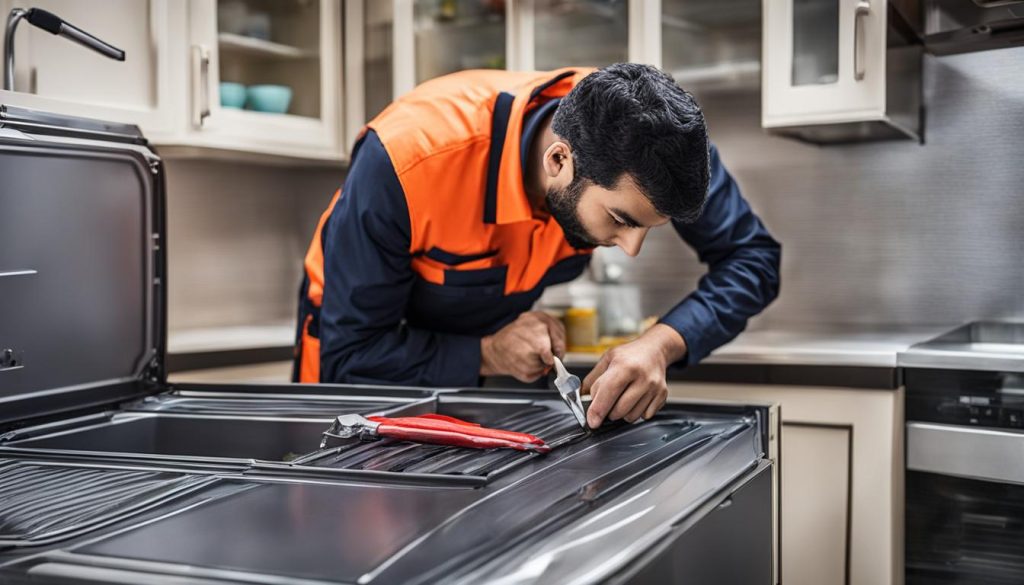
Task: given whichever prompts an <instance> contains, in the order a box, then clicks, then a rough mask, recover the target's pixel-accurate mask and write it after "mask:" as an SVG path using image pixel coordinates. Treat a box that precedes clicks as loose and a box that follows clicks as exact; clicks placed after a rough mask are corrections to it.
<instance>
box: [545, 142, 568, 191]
mask: <svg viewBox="0 0 1024 585" xmlns="http://www.w3.org/2000/svg"><path fill="white" fill-rule="evenodd" d="M544 174H545V175H547V176H548V178H549V179H554V178H557V177H559V176H564V177H568V179H567V180H566V182H567V183H568V182H569V181H571V180H572V177H573V161H572V150H570V149H569V145H568V144H566V143H565V142H562V141H561V140H557V141H555V142H553V143H552V144H551V146H549V147H548V148H547V150H545V151H544Z"/></svg>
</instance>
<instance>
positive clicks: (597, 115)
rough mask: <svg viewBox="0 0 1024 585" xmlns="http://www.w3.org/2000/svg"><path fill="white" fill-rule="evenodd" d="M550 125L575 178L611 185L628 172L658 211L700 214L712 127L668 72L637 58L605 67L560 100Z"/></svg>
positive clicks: (686, 216)
mask: <svg viewBox="0 0 1024 585" xmlns="http://www.w3.org/2000/svg"><path fill="white" fill-rule="evenodd" d="M551 127H552V129H553V130H554V131H555V134H557V135H558V136H559V137H561V138H562V139H564V140H565V141H566V142H568V143H569V147H570V148H571V149H572V152H573V162H574V165H575V170H576V176H577V177H579V178H582V179H585V180H589V181H592V182H594V183H596V184H597V185H599V186H601V187H604V188H605V189H612V188H614V187H615V186H616V185H617V184H618V182H619V181H620V180H622V179H623V178H624V177H623V175H628V177H627V178H628V179H629V180H632V181H633V182H634V183H635V184H636V186H637V188H639V189H640V191H641V192H642V193H643V194H644V195H645V196H646V197H647V199H649V200H650V202H651V204H652V205H654V208H655V209H656V210H657V211H658V213H660V214H662V215H664V216H667V217H670V218H672V219H675V220H678V221H682V222H692V221H694V220H696V219H697V218H698V217H700V214H701V211H702V210H703V209H704V203H705V201H706V200H707V193H708V177H709V175H710V168H709V158H710V157H709V154H708V133H707V127H706V126H705V124H704V114H703V112H701V109H700V106H699V105H697V102H696V100H694V99H693V96H692V95H690V94H689V93H687V92H686V91H683V89H682V88H680V87H679V86H678V85H676V83H675V81H674V80H673V79H672V77H671V76H669V75H668V74H667V73H664V72H662V71H660V70H658V69H656V68H654V67H651V66H650V65H640V64H638V63H616V64H615V65H610V66H608V67H605V68H604V69H599V70H597V71H595V72H594V73H591V74H590V75H588V76H586V77H584V78H583V79H582V80H581V81H580V82H579V84H577V85H576V87H574V88H573V89H572V91H570V92H569V94H568V95H566V96H565V97H564V98H562V101H561V103H559V104H558V109H557V110H556V111H555V115H554V118H553V120H552V125H551Z"/></svg>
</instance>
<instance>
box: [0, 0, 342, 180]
mask: <svg viewBox="0 0 1024 585" xmlns="http://www.w3.org/2000/svg"><path fill="white" fill-rule="evenodd" d="M18 4H21V3H20V2H19V3H18ZM13 5H14V2H13V1H12V0H0V9H2V10H3V14H4V15H5V16H6V15H7V14H8V13H9V12H10V9H11V8H12V7H13ZM31 5H32V6H35V7H39V8H42V9H44V10H48V11H50V12H53V13H54V14H57V15H58V16H60V17H62V18H63V19H64V20H66V21H68V22H70V23H72V24H74V25H76V26H78V27H79V28H81V29H83V30H85V31H87V32H89V33H91V34H93V35H95V36H96V37H98V38H100V39H102V40H103V41H106V42H107V43H109V44H111V45H114V46H115V47H118V48H120V49H123V50H124V51H125V54H126V58H125V60H124V61H123V62H119V61H114V60H111V59H107V58H105V57H103V56H101V55H99V54H97V53H95V52H93V51H89V50H88V49H85V48H83V47H81V46H79V45H77V44H75V43H71V42H69V41H68V40H66V39H62V38H58V37H55V36H53V35H51V34H49V33H47V32H44V31H42V30H39V29H36V28H35V27H33V26H30V25H29V24H28V23H27V22H24V21H23V22H22V23H21V25H20V26H19V28H18V31H17V33H16V35H15V41H16V42H15V55H16V60H15V87H14V89H15V91H14V92H4V93H3V94H2V95H0V103H7V104H12V105H18V106H23V107H28V108H34V109H40V110H46V111H52V112H57V113H63V114H69V115H74V116H84V117H90V118H98V119H104V120H111V121H117V122H127V123H132V124H138V125H139V126H140V127H141V128H142V130H143V132H144V133H145V135H146V137H147V138H148V139H149V140H150V141H151V142H153V143H154V144H156V145H157V146H158V147H160V151H161V152H162V153H164V154H165V156H166V155H169V156H175V155H189V156H194V155H203V156H205V155H206V154H208V153H210V152H211V150H213V151H217V152H224V153H228V156H237V155H238V154H240V153H241V154H245V155H248V154H253V153H255V154H261V155H273V156H277V157H284V158H290V159H301V160H303V161H324V162H337V161H341V160H343V159H344V156H345V148H344V145H345V142H344V133H343V129H344V121H343V118H342V104H343V102H344V100H343V99H342V93H341V91H342V72H343V67H342V53H341V38H342V14H341V0H188V1H176V0H107V1H106V2H104V3H103V5H102V6H101V7H99V6H97V5H96V3H94V2H82V1H81V0H33V2H31Z"/></svg>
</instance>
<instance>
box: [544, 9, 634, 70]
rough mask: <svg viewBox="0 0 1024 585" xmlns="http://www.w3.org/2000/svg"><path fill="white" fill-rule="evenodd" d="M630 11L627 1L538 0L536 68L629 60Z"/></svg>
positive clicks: (599, 65)
mask: <svg viewBox="0 0 1024 585" xmlns="http://www.w3.org/2000/svg"><path fill="white" fill-rule="evenodd" d="M628 13H629V2H628V1H627V0H535V5H534V30H533V38H534V57H533V60H534V68H535V69H537V70H540V71H543V70H548V69H557V68H559V67H572V66H589V67H603V66H605V65H611V64H612V63H620V62H624V61H628V60H629V15H628Z"/></svg>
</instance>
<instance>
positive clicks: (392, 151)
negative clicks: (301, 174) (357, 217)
mask: <svg viewBox="0 0 1024 585" xmlns="http://www.w3.org/2000/svg"><path fill="white" fill-rule="evenodd" d="M591 71H592V70H591V69H580V68H573V69H559V70H555V71H547V72H510V71H497V70H480V71H461V72H458V73H453V74H451V75H446V76H444V77H439V78H436V79H433V80H430V81H427V82H425V83H423V84H422V85H420V86H418V87H416V88H415V89H414V90H413V91H411V92H409V93H408V94H406V95H404V96H403V97H401V98H400V99H398V100H396V101H395V102H394V103H392V104H391V105H390V106H388V107H387V108H386V109H385V110H384V111H383V112H381V113H380V115H378V116H377V117H376V118H374V119H373V120H372V121H371V122H370V123H369V124H367V126H366V128H364V129H363V132H362V133H365V132H366V131H367V129H373V130H374V131H375V132H376V133H377V135H378V137H379V138H380V140H381V143H382V144H383V145H384V147H385V149H386V150H387V153H388V155H389V157H390V158H391V162H392V164H393V166H394V169H395V173H396V174H397V176H398V180H399V182H400V183H401V186H402V189H403V191H404V193H405V198H406V203H407V205H408V209H409V218H410V227H411V235H412V237H411V244H410V249H409V253H410V254H411V255H412V260H411V266H412V269H413V270H414V271H415V272H416V274H417V275H418V277H419V278H421V279H423V280H425V281H427V282H429V283H434V284H436V285H446V278H445V275H446V273H450V272H452V271H458V272H462V271H479V270H484V269H493V268H497V267H507V272H506V274H505V285H504V294H505V295H506V296H507V295H512V294H516V293H522V292H526V291H534V290H536V289H538V287H542V286H543V285H546V284H551V283H552V282H551V278H550V275H549V272H550V271H551V269H552V267H554V266H555V265H556V264H559V263H560V262H561V263H562V264H563V265H564V264H565V262H564V261H566V260H567V259H570V258H573V257H579V258H577V259H578V260H583V261H584V262H582V263H580V262H573V264H579V268H578V270H576V271H575V272H574V273H573V274H571V275H569V276H568V277H565V278H561V279H559V280H560V281H564V280H569V279H571V278H572V277H575V276H576V275H578V274H579V272H580V271H582V266H583V265H584V264H585V260H586V258H589V254H590V251H589V250H577V249H575V248H573V247H572V246H570V245H569V244H568V243H567V242H566V241H565V236H564V235H563V233H562V230H561V227H560V226H559V225H558V223H557V222H556V221H554V219H552V218H544V219H538V218H535V217H534V214H533V210H532V208H531V206H530V203H529V200H528V198H527V195H526V192H525V189H524V186H523V174H522V161H521V156H520V140H521V137H522V131H523V118H524V115H525V114H526V113H527V112H528V111H530V110H532V109H533V108H535V107H537V106H538V105H539V104H541V103H543V102H544V101H546V100H549V99H551V98H556V97H562V96H565V95H566V94H567V93H568V92H569V90H571V89H572V88H573V87H574V86H575V85H576V84H577V83H578V82H579V81H580V80H581V79H582V78H583V77H584V76H586V75H587V74H589V73H590V72H591ZM357 156H358V155H357ZM341 194H342V193H341V190H340V189H339V190H338V192H336V193H335V194H334V197H333V199H332V200H331V202H330V205H329V206H328V207H327V209H326V211H324V213H323V215H322V216H321V217H320V222H319V224H318V225H317V228H316V232H315V233H314V234H313V240H312V242H311V243H310V246H309V250H308V252H307V253H306V258H305V273H306V282H305V285H304V287H303V298H302V299H300V303H301V304H302V305H303V306H304V307H305V310H302V309H301V308H300V321H299V325H300V326H299V331H298V337H299V339H298V343H297V346H296V356H295V357H296V362H295V372H294V374H293V377H294V378H296V380H297V381H300V382H305V383H312V382H319V381H320V340H319V337H318V335H317V334H316V333H317V331H318V323H317V319H318V313H319V307H320V306H321V304H322V301H323V292H324V256H323V248H322V246H321V236H322V231H323V229H324V225H325V224H326V223H327V219H328V218H329V217H330V215H331V212H332V211H333V209H334V205H335V203H337V201H338V199H339V197H341ZM476 194H478V195H476ZM432 250H439V251H441V254H437V253H432V254H427V253H426V252H429V251H432ZM453 255H454V256H457V257H459V258H460V260H459V262H457V263H453V262H452V261H451V260H450V259H449V257H450V256H453ZM467 258H469V260H468V261H466V259H467ZM563 272H564V271H563ZM546 275H549V277H548V278H545V276H546ZM452 280H455V279H451V278H449V282H451V281H452ZM542 280H543V281H544V282H542ZM537 294H539V293H537ZM438 310H441V311H443V310H445V309H444V308H439V309H438Z"/></svg>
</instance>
